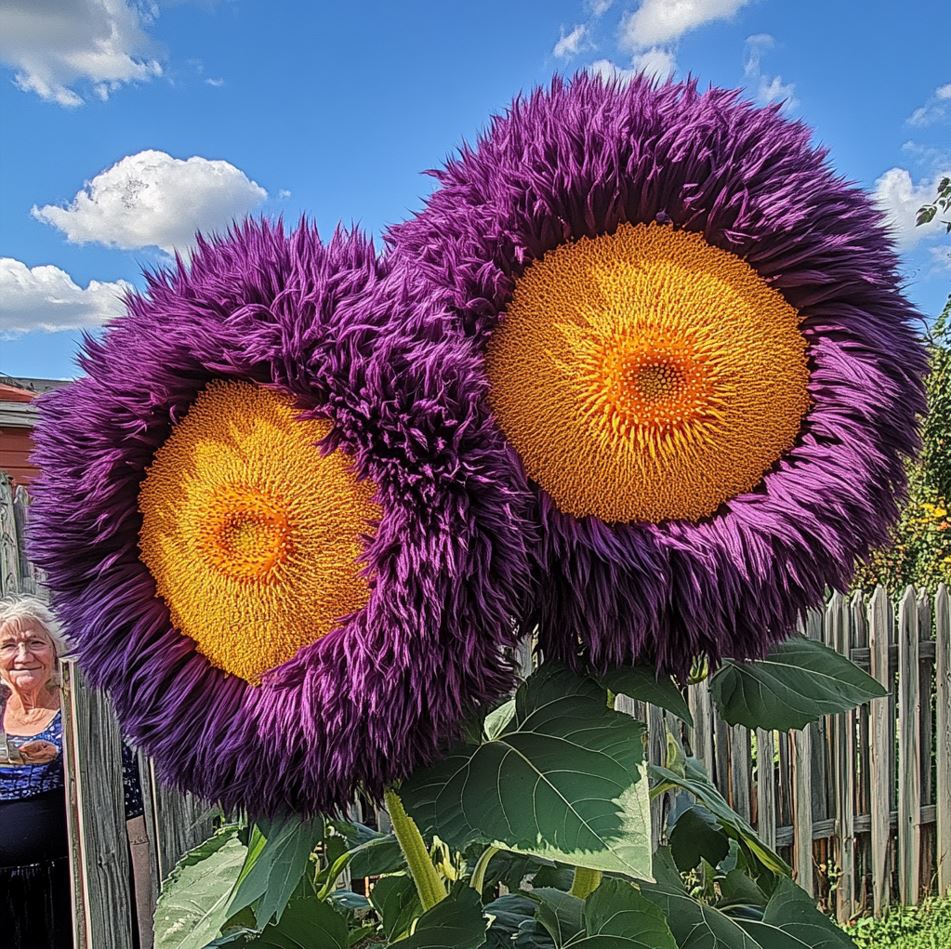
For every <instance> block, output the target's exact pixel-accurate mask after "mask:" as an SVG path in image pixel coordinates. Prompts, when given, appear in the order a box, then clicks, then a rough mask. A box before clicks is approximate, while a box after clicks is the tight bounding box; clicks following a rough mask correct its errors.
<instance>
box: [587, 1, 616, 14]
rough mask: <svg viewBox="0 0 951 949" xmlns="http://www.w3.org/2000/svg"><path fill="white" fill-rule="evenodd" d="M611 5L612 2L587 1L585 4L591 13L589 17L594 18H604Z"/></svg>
mask: <svg viewBox="0 0 951 949" xmlns="http://www.w3.org/2000/svg"><path fill="white" fill-rule="evenodd" d="M613 5H614V0H587V3H586V4H585V6H586V7H587V8H588V9H589V10H590V11H591V15H592V16H595V17H599V16H604V14H605V13H607V12H608V10H610V9H611V7H612V6H613Z"/></svg>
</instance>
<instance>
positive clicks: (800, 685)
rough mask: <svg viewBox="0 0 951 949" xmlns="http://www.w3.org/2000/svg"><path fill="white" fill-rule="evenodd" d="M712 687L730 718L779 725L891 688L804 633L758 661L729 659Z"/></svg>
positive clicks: (798, 724) (800, 722)
mask: <svg viewBox="0 0 951 949" xmlns="http://www.w3.org/2000/svg"><path fill="white" fill-rule="evenodd" d="M710 689H711V691H712V693H713V700H714V702H716V705H717V708H718V710H719V712H720V715H721V716H722V717H723V720H724V721H725V722H727V723H729V724H730V725H746V726H747V727H748V728H766V729H776V730H778V731H788V730H789V729H791V728H802V727H803V726H805V725H808V724H809V723H810V722H816V721H818V720H819V719H820V718H821V717H822V716H823V715H835V714H837V713H839V712H844V711H846V710H847V709H850V708H854V707H855V706H856V705H861V704H862V703H863V702H868V701H869V700H870V699H875V698H881V697H882V696H883V695H887V694H888V693H887V692H886V690H885V689H883V688H882V686H881V685H880V684H879V683H878V682H876V681H875V679H873V678H871V677H870V676H869V675H867V674H866V673H864V672H863V671H862V670H861V669H859V668H858V667H857V666H855V665H853V664H852V663H851V662H850V661H849V660H848V659H846V658H845V656H842V655H840V654H839V653H837V652H836V651H835V650H834V649H830V648H829V647H828V646H826V645H824V644H823V643H820V642H816V641H815V640H814V639H806V637H804V636H790V637H789V639H787V640H785V641H784V642H781V643H778V644H777V645H776V646H774V647H773V648H772V649H771V650H770V651H769V654H768V655H767V656H766V658H765V659H762V660H760V661H758V662H736V661H734V660H733V659H727V660H726V661H725V662H724V663H723V665H722V666H720V668H719V669H718V670H717V671H716V673H715V674H714V676H713V679H712V680H711V681H710Z"/></svg>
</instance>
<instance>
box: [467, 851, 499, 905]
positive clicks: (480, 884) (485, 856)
mask: <svg viewBox="0 0 951 949" xmlns="http://www.w3.org/2000/svg"><path fill="white" fill-rule="evenodd" d="M498 852H499V848H498V847H486V848H485V850H484V851H483V852H482V856H481V857H479V860H478V862H477V863H476V865H475V869H474V870H473V871H472V879H471V880H470V881H469V886H471V887H472V889H474V890H475V891H476V893H478V894H479V896H481V895H482V890H483V889H484V888H485V871H486V870H488V869H489V861H490V860H491V859H492V858H493V857H494V856H495V855H496V854H497V853H498Z"/></svg>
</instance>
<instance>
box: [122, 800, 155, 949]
mask: <svg viewBox="0 0 951 949" xmlns="http://www.w3.org/2000/svg"><path fill="white" fill-rule="evenodd" d="M126 827H127V828H128V832H129V853H130V855H131V858H132V885H133V890H134V892H133V894H132V895H133V899H134V900H135V917H136V919H137V920H138V923H139V947H140V949H152V868H151V864H150V862H149V835H148V832H147V831H146V829H145V818H144V817H133V818H132V820H130V821H128V822H127V823H126Z"/></svg>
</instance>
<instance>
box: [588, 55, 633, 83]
mask: <svg viewBox="0 0 951 949" xmlns="http://www.w3.org/2000/svg"><path fill="white" fill-rule="evenodd" d="M588 72H590V73H592V74H593V75H595V76H600V77H601V78H602V79H603V80H605V82H609V81H610V80H612V79H616V80H618V81H619V82H622V83H624V82H630V81H631V80H632V79H633V78H634V77H635V76H636V75H637V70H636V69H625V68H624V67H623V66H618V65H617V63H614V62H612V61H611V60H610V59H597V60H595V61H594V62H593V63H591V65H590V66H588Z"/></svg>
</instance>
